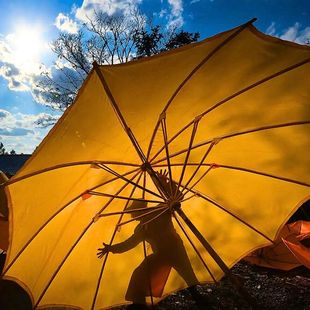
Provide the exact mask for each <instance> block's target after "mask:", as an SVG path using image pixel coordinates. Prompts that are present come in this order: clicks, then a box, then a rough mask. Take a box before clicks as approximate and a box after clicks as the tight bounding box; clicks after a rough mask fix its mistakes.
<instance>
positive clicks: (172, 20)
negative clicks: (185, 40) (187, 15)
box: [168, 0, 184, 28]
mask: <svg viewBox="0 0 310 310" xmlns="http://www.w3.org/2000/svg"><path fill="white" fill-rule="evenodd" d="M168 3H169V5H170V7H171V13H170V16H169V22H168V28H177V27H182V26H183V24H184V19H183V16H182V14H183V3H182V0H168Z"/></svg>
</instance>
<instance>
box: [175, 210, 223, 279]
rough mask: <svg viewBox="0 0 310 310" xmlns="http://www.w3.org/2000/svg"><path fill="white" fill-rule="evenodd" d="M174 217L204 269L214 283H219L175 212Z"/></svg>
mask: <svg viewBox="0 0 310 310" xmlns="http://www.w3.org/2000/svg"><path fill="white" fill-rule="evenodd" d="M173 216H174V218H175V220H176V222H177V224H178V225H179V227H180V228H181V230H182V232H183V234H184V235H185V237H186V239H187V240H188V242H189V243H190V245H191V246H192V247H193V249H194V251H195V253H196V254H197V256H198V257H199V259H200V261H201V262H202V264H203V265H204V267H205V268H206V269H207V271H208V273H209V275H210V276H211V278H212V280H213V281H214V283H217V280H216V279H215V277H214V275H213V274H212V272H211V270H210V268H209V267H208V265H207V263H206V262H205V260H204V259H203V257H202V255H201V254H200V252H199V251H198V249H197V247H196V246H195V244H194V242H193V240H192V239H191V237H190V236H189V235H188V233H187V232H186V230H185V228H184V227H183V225H182V223H181V222H180V220H179V219H178V217H177V215H176V213H175V212H173Z"/></svg>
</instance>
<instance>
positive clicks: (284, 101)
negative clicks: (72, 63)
mask: <svg viewBox="0 0 310 310" xmlns="http://www.w3.org/2000/svg"><path fill="white" fill-rule="evenodd" d="M309 58H310V50H309V47H305V46H299V45H296V44H293V43H288V42H285V41H281V40H278V39H275V38H271V37H269V36H266V35H263V34H261V33H260V32H258V31H257V30H256V29H255V28H254V27H253V26H251V25H248V26H246V27H243V26H242V27H238V28H235V29H232V30H230V31H227V32H225V33H222V34H219V35H217V36H215V37H212V38H210V39H207V40H205V41H202V42H200V43H197V44H191V45H189V46H186V47H183V48H180V49H176V50H173V51H170V52H167V53H163V54H161V55H159V56H154V57H150V58H148V59H142V60H138V61H132V62H130V63H127V64H122V65H115V66H100V67H99V68H98V69H97V70H95V69H94V70H92V71H91V73H90V75H89V76H88V78H87V80H86V81H85V83H84V85H83V86H82V88H81V90H80V92H79V95H78V97H77V99H76V101H75V102H74V104H73V105H72V106H71V107H70V108H69V109H68V110H67V111H66V113H65V114H64V115H63V117H62V118H61V119H60V120H59V122H58V123H57V124H56V125H55V126H54V128H53V129H52V130H51V131H50V133H49V134H48V136H47V137H46V138H45V139H44V141H43V142H42V143H41V145H40V146H39V147H38V149H37V150H36V152H35V153H34V154H33V156H32V157H31V159H30V160H29V161H28V162H27V163H26V165H25V166H24V167H23V169H22V170H20V171H19V173H18V174H17V175H16V176H15V177H14V178H13V179H12V180H11V181H10V183H9V185H8V186H7V187H6V193H7V196H8V199H9V208H10V247H9V251H8V256H7V260H6V265H5V277H6V278H10V279H15V280H16V281H17V282H19V283H20V284H21V285H22V286H23V287H25V288H26V289H27V291H28V293H29V294H30V295H31V298H32V301H33V304H34V306H35V307H44V306H49V305H55V304H60V305H71V306H74V307H77V308H81V309H104V308H108V307H110V306H113V305H117V304H123V303H126V302H128V301H129V300H128V298H127V301H126V292H127V291H128V286H129V283H130V281H131V278H132V276H133V274H135V275H136V274H138V276H139V277H140V276H142V273H143V270H144V269H143V268H142V267H141V264H143V263H144V262H146V261H148V260H152V259H151V258H150V257H154V255H156V253H157V252H156V251H157V250H158V247H157V250H156V249H155V250H154V244H153V246H152V244H151V245H150V243H152V241H150V239H149V238H147V237H145V238H144V237H141V236H143V235H141V234H138V235H139V236H140V239H135V240H136V241H137V240H138V241H139V242H138V241H137V242H136V244H135V246H134V247H130V246H128V249H126V251H122V252H121V253H113V252H109V253H108V254H106V255H105V256H104V257H103V258H102V259H101V260H100V259H98V258H97V256H96V251H97V248H98V247H101V243H102V242H105V243H107V244H112V245H115V244H121V243H122V242H124V241H125V240H127V239H128V238H130V237H131V236H133V235H134V236H136V234H135V232H136V230H137V229H138V228H137V225H138V222H137V221H131V222H129V223H127V224H124V225H122V226H117V224H118V223H120V222H125V221H127V220H128V221H130V220H131V217H130V215H129V214H124V215H120V214H116V215H111V213H112V212H119V211H122V210H124V209H125V208H126V207H127V206H128V203H127V201H126V199H120V198H114V199H113V195H114V196H122V197H131V196H132V197H134V198H140V197H143V196H144V195H145V199H147V200H152V202H150V203H148V207H154V206H158V204H159V203H160V202H163V200H164V199H162V198H160V197H159V196H161V194H159V192H158V190H156V187H155V185H154V184H153V181H152V179H151V178H150V176H149V175H148V174H145V171H144V167H145V166H143V167H141V165H142V164H143V162H142V159H141V158H143V156H141V154H142V153H143V154H144V156H145V157H147V160H148V162H149V163H150V165H151V166H152V168H153V169H154V170H155V171H159V170H160V169H165V168H167V167H168V165H169V166H170V168H171V174H172V179H173V181H174V182H176V183H179V182H180V181H181V182H180V183H181V185H180V187H179V188H180V190H183V186H184V187H186V188H187V190H188V191H187V190H185V191H184V193H186V194H185V196H184V201H183V202H181V207H182V210H183V211H184V213H185V214H186V215H187V216H188V218H189V219H190V220H191V221H192V223H193V224H194V225H195V226H196V227H197V228H198V230H199V231H200V233H201V234H202V235H203V237H204V238H205V239H206V240H207V241H208V242H209V243H210V245H211V246H212V247H213V249H214V250H215V251H216V252H217V253H218V255H219V256H220V257H221V258H222V260H223V261H224V263H225V264H226V265H227V266H229V267H231V266H233V265H234V264H235V263H236V262H237V261H238V260H239V259H241V258H242V257H244V256H245V255H247V254H248V253H249V252H251V251H252V250H254V249H256V248H258V247H261V246H264V245H267V244H271V241H272V240H274V239H275V238H276V236H277V233H278V231H279V229H280V228H281V226H282V225H283V224H284V222H285V221H286V220H287V218H288V217H289V216H290V214H292V213H293V212H294V210H295V209H296V208H297V207H298V206H299V205H300V204H301V203H303V202H304V201H306V200H307V199H309V197H310V190H309V184H310V157H309V150H310V134H309V133H310V105H309V103H310V93H309V91H310V87H309V86H310V83H309V82H310V80H309V79H310V75H309V68H310V65H309ZM102 78H103V79H102ZM133 137H134V138H133ZM135 140H136V141H137V142H134V141H135ZM167 140H168V141H169V143H167ZM165 143H166V146H167V147H166V148H165V147H164V145H165ZM134 144H135V145H136V146H134ZM137 145H139V146H137ZM139 148H140V150H139ZM188 149H191V151H190V152H189V151H188ZM205 154H208V155H207V156H205ZM167 157H169V160H167ZM204 157H206V158H204ZM185 163H186V164H185ZM183 166H186V167H185V168H184V169H183ZM197 168H199V169H198V170H197ZM196 170H197V172H196ZM38 172H41V173H38ZM192 176H193V177H192ZM129 180H132V181H129ZM187 183H188V184H187ZM135 184H137V185H138V186H137V185H135ZM143 188H146V189H147V191H146V190H143ZM90 190H93V191H95V192H97V193H98V192H99V193H103V194H105V196H100V195H96V194H92V193H89V192H88V193H86V191H90ZM109 195H110V196H109ZM106 213H110V215H108V216H104V217H100V216H99V215H100V214H101V215H102V214H106ZM165 214H166V213H165ZM165 216H166V215H165ZM159 218H160V216H159ZM177 219H178V221H177V220H176V219H175V218H174V217H173V215H171V221H172V225H173V227H174V229H175V232H174V231H173V229H172V228H171V227H170V228H169V231H168V230H167V231H166V230H165V229H166V228H165V226H159V227H160V229H159V230H158V231H160V232H161V233H165V231H166V232H167V236H168V233H170V234H172V232H173V234H174V236H178V237H175V238H176V240H179V238H180V239H182V243H180V242H179V241H178V249H179V250H178V251H180V253H181V252H182V253H183V254H184V251H183V247H184V249H185V253H186V255H187V257H188V259H189V261H190V263H191V268H189V267H188V265H187V259H186V258H184V262H183V263H181V262H172V261H173V260H174V258H173V257H172V256H169V260H171V261H169V263H168V267H167V268H166V269H165V268H164V269H165V270H169V266H170V267H171V266H172V269H171V270H170V272H169V274H168V278H167V279H166V276H165V277H162V278H165V283H164V288H163V289H162V296H161V297H154V298H153V302H155V303H156V302H158V301H159V300H160V299H161V298H162V297H163V296H166V295H167V294H169V293H171V292H173V291H176V290H179V289H181V288H184V287H186V286H187V285H189V284H194V282H195V283H196V282H200V283H204V282H207V281H208V282H212V281H214V280H219V279H220V278H221V277H222V276H223V271H222V270H221V268H220V267H219V266H218V265H217V263H216V262H215V261H214V259H213V258H212V257H211V256H210V255H209V254H208V253H207V251H206V250H205V248H204V247H203V246H202V245H201V243H200V242H199V241H198V240H197V238H196V236H195V235H194V234H193V233H192V232H191V230H190V229H189V228H188V227H187V226H186V225H185V224H184V223H183V222H182V220H181V219H180V218H177ZM153 221H154V223H156V219H154V220H153ZM169 225H170V224H169ZM167 239H168V237H167ZM143 240H144V242H145V243H144V242H143ZM162 240H163V243H165V242H167V244H168V241H165V238H164V237H163V238H162ZM132 244H133V243H132ZM182 244H183V245H182ZM144 245H145V246H144ZM155 248H156V247H155ZM161 249H162V248H161ZM173 250H174V249H173V248H171V247H170V251H173ZM167 251H168V249H167ZM197 252H198V253H199V255H198V254H197ZM161 253H162V252H161ZM183 254H182V255H183ZM151 255H153V256H151ZM186 255H185V254H184V257H185V256H186ZM146 256H147V257H149V258H147V259H146V258H145V257H146ZM161 258H162V256H161ZM167 260H168V258H167ZM185 261H186V262H185ZM163 265H164V263H163V264H162V265H161V266H158V270H159V269H161V267H163ZM139 266H140V267H139ZM180 266H183V267H182V268H181V267H180ZM137 268H139V269H137ZM147 269H148V268H146V267H145V270H147ZM181 269H182V270H183V271H184V270H187V271H188V273H187V275H185V274H184V272H183V271H182V270H181ZM191 269H192V271H193V272H194V275H195V277H196V278H195V277H194V276H193V274H192V271H191ZM137 270H138V271H137ZM141 270H142V271H141ZM135 271H136V272H135ZM150 274H152V273H150ZM165 274H167V273H165ZM138 276H137V277H138ZM139 277H138V278H139ZM144 279H145V277H144ZM154 281H155V280H154ZM150 282H152V281H150ZM190 282H193V283H190ZM148 295H149V294H146V296H147V300H148V302H150V301H151V299H150V297H149V296H148Z"/></svg>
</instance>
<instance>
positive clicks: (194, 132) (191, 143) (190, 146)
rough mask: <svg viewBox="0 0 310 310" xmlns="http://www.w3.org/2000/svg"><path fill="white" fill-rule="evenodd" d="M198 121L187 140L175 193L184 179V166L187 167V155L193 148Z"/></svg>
mask: <svg viewBox="0 0 310 310" xmlns="http://www.w3.org/2000/svg"><path fill="white" fill-rule="evenodd" d="M199 120H200V119H197V121H196V122H194V126H193V130H192V134H191V137H190V140H189V145H188V150H187V152H186V156H185V160H184V163H183V167H182V172H181V175H180V179H179V182H178V187H177V191H178V190H179V188H180V184H181V183H182V181H183V177H184V173H185V170H186V166H187V162H188V159H189V155H190V153H191V150H192V146H193V143H194V139H195V136H196V133H197V127H198V123H199Z"/></svg>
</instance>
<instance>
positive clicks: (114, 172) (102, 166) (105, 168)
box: [99, 165, 162, 199]
mask: <svg viewBox="0 0 310 310" xmlns="http://www.w3.org/2000/svg"><path fill="white" fill-rule="evenodd" d="M99 167H100V168H102V169H103V170H105V171H107V172H110V173H111V174H113V175H114V176H116V177H119V178H120V179H122V180H124V181H125V182H129V183H130V184H131V185H134V186H137V187H138V188H140V189H142V190H145V191H146V192H148V193H149V194H152V195H154V196H156V197H158V198H160V199H162V197H161V196H160V195H158V194H156V193H155V192H153V191H151V190H149V189H146V188H143V186H141V185H139V184H136V183H134V182H132V181H130V180H128V179H127V178H125V177H123V176H122V175H120V174H119V173H117V172H116V171H114V170H113V169H111V168H109V167H107V166H106V165H99Z"/></svg>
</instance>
